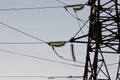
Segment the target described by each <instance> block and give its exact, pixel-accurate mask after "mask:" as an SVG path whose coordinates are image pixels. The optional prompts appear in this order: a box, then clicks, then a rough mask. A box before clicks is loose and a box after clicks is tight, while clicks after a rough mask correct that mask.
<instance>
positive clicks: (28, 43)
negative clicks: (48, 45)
mask: <svg viewBox="0 0 120 80" xmlns="http://www.w3.org/2000/svg"><path fill="white" fill-rule="evenodd" d="M0 44H44V42H0Z"/></svg>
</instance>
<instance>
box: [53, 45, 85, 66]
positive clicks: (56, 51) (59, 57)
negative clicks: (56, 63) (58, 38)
mask: <svg viewBox="0 0 120 80" xmlns="http://www.w3.org/2000/svg"><path fill="white" fill-rule="evenodd" d="M52 50H53V51H54V53H55V54H56V55H57V56H58V57H59V58H61V59H63V60H66V61H72V62H77V63H81V64H85V63H83V62H80V61H76V60H75V61H73V60H70V59H66V58H64V57H63V56H61V55H59V54H58V52H57V51H56V49H55V48H54V46H52Z"/></svg>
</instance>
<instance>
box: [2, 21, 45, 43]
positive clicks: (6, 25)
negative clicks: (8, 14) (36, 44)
mask: <svg viewBox="0 0 120 80" xmlns="http://www.w3.org/2000/svg"><path fill="white" fill-rule="evenodd" d="M0 24H1V25H3V26H5V27H8V28H10V29H12V30H15V31H17V32H19V33H22V34H24V35H26V36H29V37H31V38H34V39H36V40H39V41H41V42H43V43H47V42H46V41H44V40H42V39H40V38H37V37H35V36H32V35H30V34H28V33H25V32H24V31H21V30H19V29H16V28H14V27H12V26H9V25H8V24H5V23H3V22H0Z"/></svg>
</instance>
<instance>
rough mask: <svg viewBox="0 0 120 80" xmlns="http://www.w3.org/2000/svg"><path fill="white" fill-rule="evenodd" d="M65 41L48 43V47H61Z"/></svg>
mask: <svg viewBox="0 0 120 80" xmlns="http://www.w3.org/2000/svg"><path fill="white" fill-rule="evenodd" d="M65 43H66V41H56V42H48V45H50V46H54V47H62V46H64V45H65Z"/></svg>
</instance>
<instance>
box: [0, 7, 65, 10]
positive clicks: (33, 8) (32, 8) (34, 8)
mask: <svg viewBox="0 0 120 80" xmlns="http://www.w3.org/2000/svg"><path fill="white" fill-rule="evenodd" d="M63 7H64V6H53V7H31V8H8V9H0V11H17V10H36V9H50V8H63Z"/></svg>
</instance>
